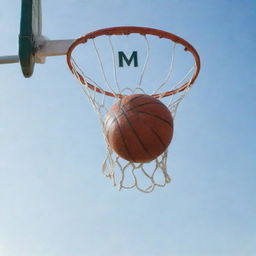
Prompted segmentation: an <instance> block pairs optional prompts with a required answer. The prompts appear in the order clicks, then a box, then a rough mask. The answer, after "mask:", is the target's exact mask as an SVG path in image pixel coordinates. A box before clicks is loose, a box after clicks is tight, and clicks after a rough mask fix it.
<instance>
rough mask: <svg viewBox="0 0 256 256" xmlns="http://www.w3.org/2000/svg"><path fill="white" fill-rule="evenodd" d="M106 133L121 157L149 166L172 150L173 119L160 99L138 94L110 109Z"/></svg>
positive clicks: (111, 145) (111, 144)
mask: <svg viewBox="0 0 256 256" xmlns="http://www.w3.org/2000/svg"><path fill="white" fill-rule="evenodd" d="M105 132H106V137H107V140H108V143H109V145H110V147H111V148H112V149H113V150H114V151H115V152H116V153H117V154H118V155H119V156H120V157H122V158H124V159H126V160H128V161H131V162H138V163H145V162H150V161H152V160H153V159H155V158H157V157H158V156H159V155H161V154H162V153H163V152H164V151H165V150H166V149H167V147H168V146H169V144H170V142H171V139H172V135H173V119H172V115H171V112H170V111H169V110H168V108H167V107H166V106H165V105H164V104H163V103H162V102H161V101H159V100H158V99H156V98H154V97H152V96H149V95H145V94H134V95H130V96H126V97H124V98H122V99H121V100H120V101H118V102H117V103H115V104H114V105H113V106H112V107H111V108H110V110H109V112H108V113H107V115H106V119H105Z"/></svg>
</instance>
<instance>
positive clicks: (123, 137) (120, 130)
mask: <svg viewBox="0 0 256 256" xmlns="http://www.w3.org/2000/svg"><path fill="white" fill-rule="evenodd" d="M114 119H115V121H116V123H117V125H118V129H119V132H120V136H121V138H122V142H123V144H124V147H125V149H126V152H127V153H128V155H129V157H130V159H132V161H133V162H135V161H134V158H133V157H132V155H131V152H130V151H129V147H128V146H127V144H126V142H125V136H124V135H123V133H122V129H121V127H120V124H119V121H118V118H117V117H116V115H115V116H114Z"/></svg>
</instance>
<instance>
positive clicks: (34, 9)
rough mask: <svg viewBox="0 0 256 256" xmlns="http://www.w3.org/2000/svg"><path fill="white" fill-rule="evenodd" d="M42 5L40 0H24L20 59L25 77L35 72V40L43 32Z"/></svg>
mask: <svg viewBox="0 0 256 256" xmlns="http://www.w3.org/2000/svg"><path fill="white" fill-rule="evenodd" d="M40 12H41V6H40V0H22V5H21V20H20V35H19V59H20V64H21V69H22V72H23V75H24V76H25V77H30V76H31V75H32V74H33V71H34V66H35V50H36V48H35V40H36V37H37V36H40V32H41V28H40V26H41V24H40V23H41V21H40V19H41V17H40V16H41V13H40Z"/></svg>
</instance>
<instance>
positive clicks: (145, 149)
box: [121, 107, 154, 157]
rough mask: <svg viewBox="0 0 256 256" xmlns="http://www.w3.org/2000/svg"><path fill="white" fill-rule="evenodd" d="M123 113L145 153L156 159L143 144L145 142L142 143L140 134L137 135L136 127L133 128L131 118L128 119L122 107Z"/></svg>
mask: <svg viewBox="0 0 256 256" xmlns="http://www.w3.org/2000/svg"><path fill="white" fill-rule="evenodd" d="M121 111H122V112H123V115H124V117H125V118H126V120H127V122H128V124H129V126H130V128H131V129H132V131H133V133H134V135H135V136H136V138H137V140H138V141H139V143H140V145H141V146H142V148H143V149H144V151H145V152H146V153H147V154H148V155H149V156H150V157H154V156H152V154H151V153H150V152H149V151H148V150H147V148H146V147H145V145H144V144H143V142H142V141H141V139H140V137H139V136H138V134H137V133H136V130H135V129H134V127H133V126H132V124H131V122H130V120H129V118H128V117H127V115H126V113H125V110H124V109H123V108H122V107H121Z"/></svg>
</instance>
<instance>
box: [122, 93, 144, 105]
mask: <svg viewBox="0 0 256 256" xmlns="http://www.w3.org/2000/svg"><path fill="white" fill-rule="evenodd" d="M145 96H146V95H144V94H142V95H138V96H136V97H134V98H132V99H130V100H129V101H128V102H126V103H125V104H122V101H123V99H122V100H121V102H120V103H121V104H122V105H123V106H126V105H127V104H129V103H130V102H133V101H135V100H137V99H139V98H142V97H145Z"/></svg>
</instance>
